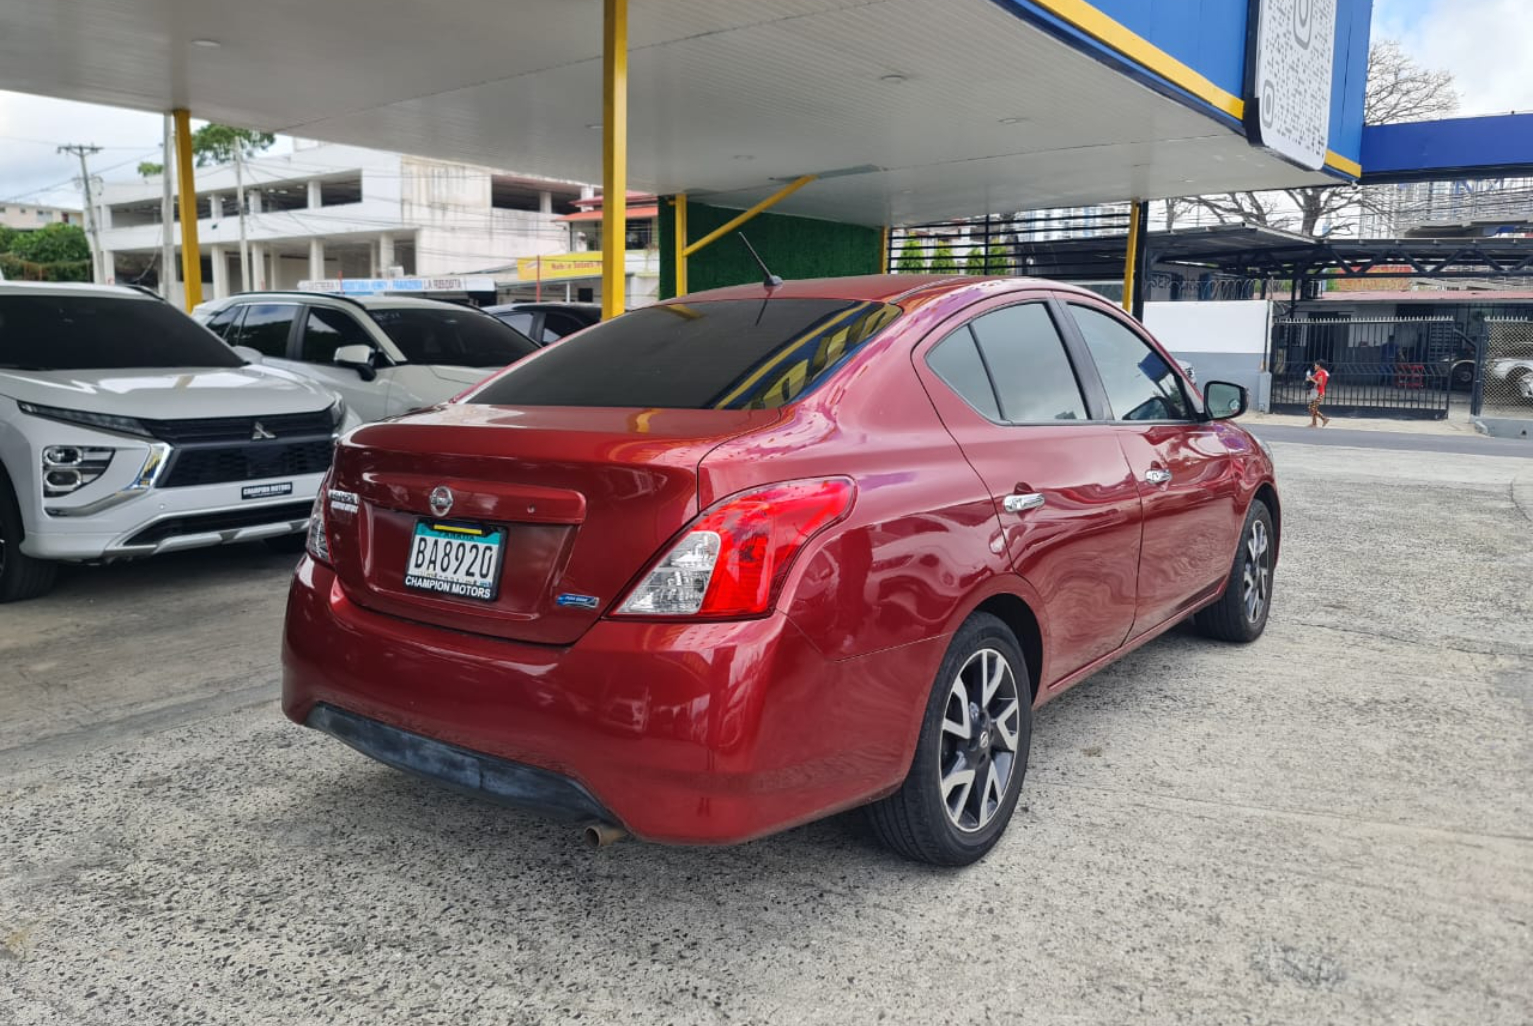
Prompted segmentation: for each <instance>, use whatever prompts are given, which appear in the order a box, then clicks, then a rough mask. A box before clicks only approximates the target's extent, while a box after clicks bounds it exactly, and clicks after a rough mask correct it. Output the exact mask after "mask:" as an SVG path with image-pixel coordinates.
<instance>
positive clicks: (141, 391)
mask: <svg viewBox="0 0 1533 1026" xmlns="http://www.w3.org/2000/svg"><path fill="white" fill-rule="evenodd" d="M356 423H358V421H357V420H356V418H354V417H350V416H349V415H348V414H347V412H346V407H345V403H344V401H343V400H342V399H340V398H339V397H338V396H336V395H335V393H333V392H331V391H330V390H329V389H326V388H324V387H323V386H322V385H319V384H317V383H316V382H313V381H310V380H308V379H306V378H303V377H300V376H298V375H295V374H290V373H288V372H285V371H282V370H278V369H274V368H266V367H255V366H248V365H247V364H246V362H245V361H244V360H243V359H241V358H240V357H239V355H238V354H236V353H234V352H233V351H232V350H230V349H229V347H228V346H226V345H224V344H223V343H221V342H220V341H219V340H218V339H217V338H215V337H214V336H213V335H211V334H209V333H208V332H207V331H205V330H204V329H202V328H201V327H199V326H198V325H197V324H196V323H194V322H193V321H192V320H191V318H189V317H187V316H186V315H185V314H183V313H181V312H180V311H179V310H176V309H175V308H174V307H172V306H170V305H169V304H167V303H165V302H163V301H162V300H160V299H159V298H157V297H155V296H153V295H151V294H148V293H145V292H141V291H138V290H135V289H131V288H120V287H113V286H92V285H43V284H34V283H30V282H27V283H23V282H4V283H0V602H9V601H15V600H17V599H24V598H31V597H33V596H36V595H40V594H42V593H43V592H45V591H47V590H48V589H49V587H51V586H52V584H53V577H54V569H55V565H56V562H57V561H61V560H63V561H95V560H111V559H121V558H129V557H136V556H150V555H154V554H155V553H158V552H166V551H170V550H175V549H185V548H193V547H197V546H203V545H218V544H221V543H224V542H240V541H248V540H255V539H267V540H271V541H274V542H275V543H276V544H277V545H278V547H292V546H299V545H301V544H302V540H303V534H302V532H303V531H304V529H305V527H306V525H307V523H308V518H309V507H310V505H311V504H312V502H313V499H314V494H315V492H316V491H317V490H318V488H319V482H320V479H321V478H322V477H323V476H324V474H325V471H326V470H328V469H329V467H330V457H331V450H332V448H333V446H334V443H335V438H336V436H337V434H338V433H339V432H341V431H342V430H344V429H345V428H347V427H349V426H352V425H354V424H356Z"/></svg>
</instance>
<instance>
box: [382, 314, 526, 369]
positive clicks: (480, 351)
mask: <svg viewBox="0 0 1533 1026" xmlns="http://www.w3.org/2000/svg"><path fill="white" fill-rule="evenodd" d="M368 313H369V314H371V315H372V318H373V320H375V321H377V322H378V325H379V327H381V328H382V329H383V331H384V333H385V334H387V335H388V337H389V338H390V339H391V340H392V341H393V343H394V344H395V345H396V346H398V347H399V351H400V352H401V353H403V354H404V357H405V359H406V360H407V361H409V362H410V363H427V364H432V363H434V364H444V365H447V366H451V367H504V366H505V365H506V364H508V363H515V362H516V361H517V360H520V359H521V358H522V357H524V356H526V355H528V354H529V353H534V352H537V349H538V347H537V346H535V345H533V344H532V340H531V339H529V338H528V337H527V336H526V335H523V334H522V333H521V332H519V331H517V330H516V329H515V328H512V327H511V326H509V325H507V324H505V323H503V322H501V321H498V320H496V319H495V318H494V317H491V316H489V315H488V314H483V313H480V312H479V311H477V310H468V309H454V308H452V307H444V308H442V309H440V310H430V309H426V308H424V307H397V308H393V309H389V308H385V309H381V310H369V311H368Z"/></svg>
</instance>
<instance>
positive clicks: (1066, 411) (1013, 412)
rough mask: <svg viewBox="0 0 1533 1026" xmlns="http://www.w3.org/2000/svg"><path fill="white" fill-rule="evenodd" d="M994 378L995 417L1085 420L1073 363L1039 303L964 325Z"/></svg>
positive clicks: (1030, 420) (1027, 420)
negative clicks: (997, 402) (998, 414)
mask: <svg viewBox="0 0 1533 1026" xmlns="http://www.w3.org/2000/svg"><path fill="white" fill-rule="evenodd" d="M969 326H970V327H971V328H973V329H974V337H975V338H977V339H978V340H979V351H980V354H981V355H982V356H983V357H984V358H985V366H986V367H988V368H989V370H990V378H991V380H992V381H994V382H995V394H996V398H998V399H999V400H1000V403H1001V418H1002V419H1003V420H1007V421H1010V422H1011V423H1013V424H1031V423H1038V422H1041V421H1046V420H1085V419H1087V418H1086V401H1085V400H1084V399H1083V398H1081V388H1080V384H1079V383H1078V382H1077V381H1076V379H1075V369H1074V368H1073V367H1071V366H1070V358H1069V357H1068V356H1066V355H1065V345H1064V340H1063V339H1061V338H1060V337H1059V332H1058V330H1057V329H1056V328H1055V327H1054V319H1053V318H1052V317H1050V316H1049V311H1048V308H1047V307H1046V306H1044V304H1042V303H1024V304H1022V305H1021V306H1008V307H1006V308H1005V309H1002V310H996V311H994V312H993V313H988V314H985V315H984V316H983V317H977V318H975V319H974V320H973V321H972V322H971V323H970V325H969Z"/></svg>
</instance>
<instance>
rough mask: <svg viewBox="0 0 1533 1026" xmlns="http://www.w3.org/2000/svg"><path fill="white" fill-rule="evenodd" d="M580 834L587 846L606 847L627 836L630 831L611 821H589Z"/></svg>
mask: <svg viewBox="0 0 1533 1026" xmlns="http://www.w3.org/2000/svg"><path fill="white" fill-rule="evenodd" d="M580 836H581V838H582V839H583V840H584V841H585V844H586V847H587V848H605V847H607V846H608V845H611V844H616V843H617V842H619V841H621V840H623V839H624V838H626V837H627V836H628V831H626V830H624V829H623V828H622V827H615V826H613V825H612V824H610V823H588V824H586V828H585V829H584V830H583V831H581V834H580Z"/></svg>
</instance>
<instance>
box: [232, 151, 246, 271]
mask: <svg viewBox="0 0 1533 1026" xmlns="http://www.w3.org/2000/svg"><path fill="white" fill-rule="evenodd" d="M234 203H235V206H236V207H238V209H239V215H240V291H241V292H249V291H250V243H248V242H247V241H245V145H244V143H243V142H242V141H241V140H239V139H236V140H234Z"/></svg>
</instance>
